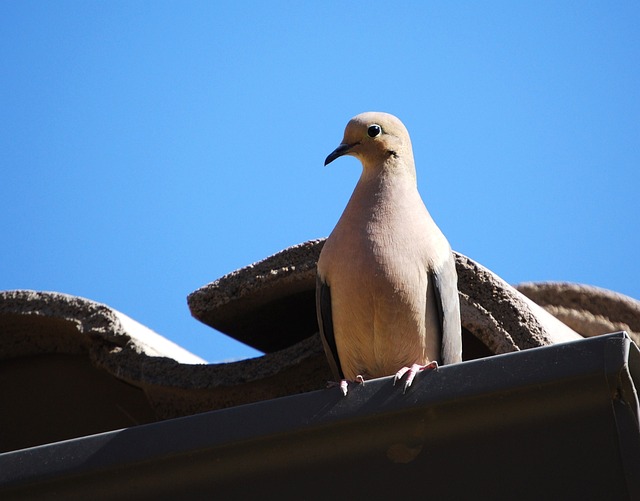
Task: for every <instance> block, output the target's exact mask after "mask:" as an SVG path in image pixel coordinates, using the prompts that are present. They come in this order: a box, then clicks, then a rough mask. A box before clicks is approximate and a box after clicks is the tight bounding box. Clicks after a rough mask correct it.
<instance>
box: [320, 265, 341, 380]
mask: <svg viewBox="0 0 640 501" xmlns="http://www.w3.org/2000/svg"><path fill="white" fill-rule="evenodd" d="M316 314H317V315H318V327H319V329H320V338H321V339H322V345H323V346H324V352H325V353H326V355H327V360H328V361H329V366H330V367H331V372H333V376H334V377H335V378H336V380H338V381H339V380H342V379H344V375H343V373H342V369H341V368H340V360H339V359H338V348H337V346H336V338H335V333H334V332H333V316H332V313H331V289H330V287H329V285H327V283H326V282H324V281H323V280H322V279H321V278H320V277H316Z"/></svg>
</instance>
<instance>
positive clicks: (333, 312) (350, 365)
mask: <svg viewBox="0 0 640 501" xmlns="http://www.w3.org/2000/svg"><path fill="white" fill-rule="evenodd" d="M374 126H377V127H378V128H379V129H376V128H375V127H374ZM372 127H374V128H372ZM372 134H375V136H374V137H371V135H372ZM342 155H352V156H355V157H356V158H358V159H359V160H360V161H361V163H362V166H363V170H362V175H361V177H360V180H359V181H358V184H357V185H356V187H355V190H354V192H353V194H352V196H351V198H350V200H349V202H348V204H347V207H346V208H345V210H344V212H343V214H342V216H341V217H340V220H339V221H338V224H337V225H336V227H335V229H334V230H333V232H332V233H331V235H330V236H329V238H328V239H327V241H326V243H325V245H324V248H323V249H322V252H321V255H320V259H319V261H318V290H317V305H318V322H319V324H320V330H321V334H322V337H323V341H324V344H325V349H326V351H327V355H328V357H329V361H330V363H331V365H332V367H333V369H334V373H335V376H336V378H340V379H342V378H346V379H349V380H354V379H356V378H357V377H358V376H362V377H363V378H365V379H368V378H375V377H380V376H387V375H391V374H394V373H396V372H397V371H399V370H400V369H402V368H403V367H406V366H411V365H413V364H419V365H426V364H428V363H429V362H433V361H438V362H439V363H453V362H457V361H460V360H461V336H460V313H459V303H458V295H457V277H456V273H455V266H454V261H453V256H452V253H451V248H450V247H449V243H448V242H447V240H446V239H445V237H444V235H443V234H442V233H441V232H440V230H439V229H438V227H437V226H436V224H435V223H434V222H433V220H432V219H431V216H430V215H429V213H428V211H427V209H426V207H425V205H424V203H423V202H422V199H421V198H420V195H419V193H418V189H417V184H416V171H415V167H414V161H413V152H412V148H411V141H410V139H409V134H408V132H407V130H406V128H405V127H404V125H403V124H402V123H401V122H400V120H398V119H397V118H396V117H394V116H392V115H389V114H386V113H363V114H361V115H358V116H356V117H354V118H353V119H352V120H351V121H350V122H349V123H348V125H347V127H346V129H345V134H344V139H343V141H342V143H341V145H340V146H339V147H338V148H337V149H336V151H335V152H334V153H332V154H331V155H329V157H327V161H326V163H329V162H331V161H333V160H334V159H335V158H337V157H338V156H342Z"/></svg>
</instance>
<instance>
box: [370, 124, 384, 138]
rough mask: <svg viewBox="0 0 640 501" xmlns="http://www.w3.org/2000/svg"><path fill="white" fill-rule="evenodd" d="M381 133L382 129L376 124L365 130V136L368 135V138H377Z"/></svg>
mask: <svg viewBox="0 0 640 501" xmlns="http://www.w3.org/2000/svg"><path fill="white" fill-rule="evenodd" d="M381 132H382V129H381V128H380V126H379V125H378V124H373V125H370V126H369V128H368V129H367V134H368V135H369V137H376V136H379V135H380V133H381Z"/></svg>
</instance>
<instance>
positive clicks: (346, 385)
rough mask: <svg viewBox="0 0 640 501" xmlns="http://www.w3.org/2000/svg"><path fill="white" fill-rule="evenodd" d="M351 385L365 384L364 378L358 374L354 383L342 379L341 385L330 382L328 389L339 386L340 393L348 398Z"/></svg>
mask: <svg viewBox="0 0 640 501" xmlns="http://www.w3.org/2000/svg"><path fill="white" fill-rule="evenodd" d="M349 383H359V384H364V378H363V377H362V376H361V375H360V374H358V375H357V376H356V379H355V380H354V381H349V380H348V379H342V380H341V381H340V382H339V383H336V382H335V381H329V382H328V383H327V388H332V387H333V386H339V387H340V391H341V392H342V394H343V395H344V396H345V397H346V396H347V393H348V392H349Z"/></svg>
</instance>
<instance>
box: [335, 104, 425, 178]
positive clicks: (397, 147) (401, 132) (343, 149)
mask: <svg viewBox="0 0 640 501" xmlns="http://www.w3.org/2000/svg"><path fill="white" fill-rule="evenodd" d="M343 155H351V156H354V157H356V158H357V159H358V160H360V162H362V166H363V167H364V169H365V170H369V169H376V168H383V166H384V165H388V164H390V162H389V161H390V160H391V161H392V162H391V164H393V163H395V162H393V160H394V159H397V160H401V162H402V163H405V164H407V165H410V166H411V167H413V152H412V150H411V140H410V139H409V132H407V129H406V127H405V126H404V125H403V123H402V122H401V121H400V120H399V119H398V118H396V117H394V116H393V115H390V114H389V113H381V112H373V111H371V112H367V113H361V114H360V115H357V116H355V117H353V118H352V119H351V120H349V123H348V124H347V127H346V128H345V130H344V138H343V139H342V142H341V143H340V145H339V146H338V147H337V148H336V149H335V150H333V152H331V153H330V154H329V156H328V157H327V158H326V160H325V161H324V164H325V165H328V164H330V163H331V162H333V161H334V160H335V159H336V158H338V157H341V156H343Z"/></svg>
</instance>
